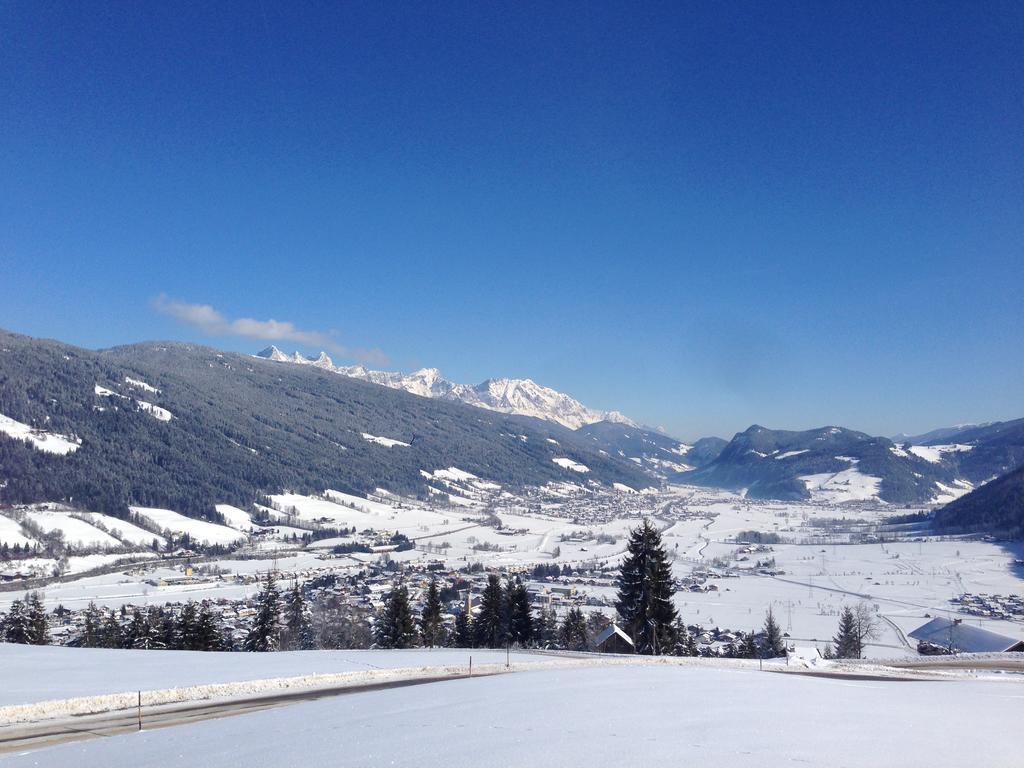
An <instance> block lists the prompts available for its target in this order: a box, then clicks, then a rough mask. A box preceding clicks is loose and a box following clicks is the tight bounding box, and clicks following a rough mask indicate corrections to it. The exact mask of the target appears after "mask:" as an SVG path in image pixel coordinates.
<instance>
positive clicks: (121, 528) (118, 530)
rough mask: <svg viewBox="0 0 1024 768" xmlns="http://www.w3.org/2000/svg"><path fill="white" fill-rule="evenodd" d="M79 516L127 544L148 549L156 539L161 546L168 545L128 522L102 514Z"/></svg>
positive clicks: (156, 536) (161, 539)
mask: <svg viewBox="0 0 1024 768" xmlns="http://www.w3.org/2000/svg"><path fill="white" fill-rule="evenodd" d="M77 514H78V515H79V517H84V518H86V519H87V520H89V522H91V523H92V524H93V525H96V526H97V527H100V526H102V528H103V530H106V531H107V532H108V533H109V534H110V535H111V536H113V537H114V538H117V539H120V540H121V541H123V542H125V543H126V544H133V545H135V546H139V547H148V546H150V545H151V544H152V543H153V539H156V541H157V543H158V544H159V545H160V546H163V545H165V544H166V543H167V540H166V539H164V537H163V536H158V535H156V534H155V533H152V532H151V531H147V530H146V529H145V528H140V527H139V526H137V525H135V524H134V523H129V522H128V521H127V520H121V519H120V518H117V517H111V516H110V515H104V514H101V513H100V512H79V513H77Z"/></svg>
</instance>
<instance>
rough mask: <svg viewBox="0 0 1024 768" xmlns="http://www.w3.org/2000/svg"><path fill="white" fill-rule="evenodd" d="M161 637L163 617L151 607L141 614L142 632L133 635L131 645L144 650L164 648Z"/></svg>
mask: <svg viewBox="0 0 1024 768" xmlns="http://www.w3.org/2000/svg"><path fill="white" fill-rule="evenodd" d="M133 621H134V619H133ZM163 637H164V636H163V617H162V616H161V615H160V612H159V611H158V610H157V609H156V608H152V607H151V608H149V609H147V610H146V612H145V614H143V621H142V632H141V634H139V635H138V636H136V637H135V639H134V643H133V645H132V647H133V648H138V649H140V650H144V651H156V650H162V649H163V648H166V646H165V645H164V640H163Z"/></svg>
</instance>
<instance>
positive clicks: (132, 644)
mask: <svg viewBox="0 0 1024 768" xmlns="http://www.w3.org/2000/svg"><path fill="white" fill-rule="evenodd" d="M148 637H149V624H148V622H147V621H146V614H144V613H143V612H142V611H140V610H139V609H138V608H136V609H135V610H134V611H132V618H131V621H129V622H128V627H127V628H126V629H125V632H124V644H125V647H127V648H143V647H145V644H146V643H147V642H148Z"/></svg>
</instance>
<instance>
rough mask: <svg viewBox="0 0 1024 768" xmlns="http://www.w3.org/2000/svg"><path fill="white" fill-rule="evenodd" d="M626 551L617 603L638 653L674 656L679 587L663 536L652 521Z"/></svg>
mask: <svg viewBox="0 0 1024 768" xmlns="http://www.w3.org/2000/svg"><path fill="white" fill-rule="evenodd" d="M626 551H627V554H626V557H625V558H624V559H623V561H622V567H621V569H620V571H619V591H618V599H617V601H616V603H615V608H616V610H617V611H618V613H619V617H620V618H621V620H622V626H623V628H624V629H625V630H626V632H627V633H629V636H630V637H632V638H633V643H634V644H635V646H636V651H637V653H646V654H653V653H671V652H672V650H673V648H674V647H675V631H674V629H675V620H676V609H675V606H674V605H673V603H672V596H673V595H674V594H675V583H674V581H673V579H672V566H671V565H670V564H669V562H668V556H667V555H666V554H665V548H664V546H663V545H662V541H661V533H660V532H659V531H658V529H657V528H655V527H654V525H653V524H652V523H651V521H650V520H649V519H646V518H645V519H644V521H643V523H641V524H640V525H639V526H638V527H637V528H635V529H634V530H633V531H632V532H631V533H630V537H629V544H628V545H627V550H626Z"/></svg>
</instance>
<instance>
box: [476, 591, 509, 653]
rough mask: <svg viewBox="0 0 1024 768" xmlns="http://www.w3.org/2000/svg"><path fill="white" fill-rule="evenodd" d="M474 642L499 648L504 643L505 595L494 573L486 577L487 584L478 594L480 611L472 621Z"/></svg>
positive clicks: (485, 646) (505, 629) (505, 630)
mask: <svg viewBox="0 0 1024 768" xmlns="http://www.w3.org/2000/svg"><path fill="white" fill-rule="evenodd" d="M473 630H474V632H475V634H476V644H477V645H478V646H482V647H484V648H500V647H502V646H503V645H504V644H505V639H506V635H507V627H506V625H505V595H504V590H503V589H502V588H501V580H500V579H499V578H498V576H497V575H496V574H493V573H492V574H491V575H489V576H488V577H487V586H486V587H484V591H483V594H482V595H481V596H480V612H479V613H478V614H477V616H476V619H475V620H474V621H473Z"/></svg>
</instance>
